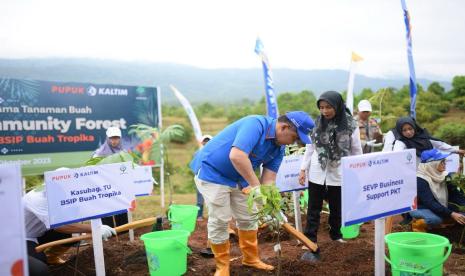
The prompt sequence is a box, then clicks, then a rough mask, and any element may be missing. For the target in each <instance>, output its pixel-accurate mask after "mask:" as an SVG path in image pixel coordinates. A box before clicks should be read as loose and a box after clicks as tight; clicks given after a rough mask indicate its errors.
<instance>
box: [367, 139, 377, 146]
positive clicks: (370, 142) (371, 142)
mask: <svg viewBox="0 0 465 276" xmlns="http://www.w3.org/2000/svg"><path fill="white" fill-rule="evenodd" d="M375 143H376V140H371V141H367V146H369V147H373V146H374V145H375Z"/></svg>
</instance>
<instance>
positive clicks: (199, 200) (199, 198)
mask: <svg viewBox="0 0 465 276" xmlns="http://www.w3.org/2000/svg"><path fill="white" fill-rule="evenodd" d="M196 191H197V206H198V207H199V212H198V213H197V218H201V217H202V216H203V202H204V199H203V195H202V194H201V193H200V192H199V189H197V187H196Z"/></svg>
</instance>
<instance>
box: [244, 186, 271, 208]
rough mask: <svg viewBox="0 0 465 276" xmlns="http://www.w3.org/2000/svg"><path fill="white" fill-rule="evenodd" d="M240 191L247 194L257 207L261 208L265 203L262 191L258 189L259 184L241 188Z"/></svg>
mask: <svg viewBox="0 0 465 276" xmlns="http://www.w3.org/2000/svg"><path fill="white" fill-rule="evenodd" d="M242 192H243V193H244V194H246V195H249V198H252V200H253V201H254V202H255V204H256V205H257V208H261V207H262V206H263V205H265V203H266V202H265V198H264V197H263V195H262V192H261V191H260V185H257V186H250V185H249V186H248V187H245V188H244V189H242Z"/></svg>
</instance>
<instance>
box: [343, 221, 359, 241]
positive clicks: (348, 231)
mask: <svg viewBox="0 0 465 276" xmlns="http://www.w3.org/2000/svg"><path fill="white" fill-rule="evenodd" d="M362 224H363V223H358V224H354V225H350V226H342V227H341V233H342V238H344V239H354V238H356V237H358V235H359V234H360V226H362Z"/></svg>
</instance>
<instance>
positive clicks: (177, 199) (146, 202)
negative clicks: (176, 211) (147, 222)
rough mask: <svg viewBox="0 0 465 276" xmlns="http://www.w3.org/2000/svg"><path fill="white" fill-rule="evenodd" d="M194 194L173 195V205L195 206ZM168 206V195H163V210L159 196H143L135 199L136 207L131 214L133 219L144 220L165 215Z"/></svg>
mask: <svg viewBox="0 0 465 276" xmlns="http://www.w3.org/2000/svg"><path fill="white" fill-rule="evenodd" d="M195 203H196V198H195V194H194V193H191V194H174V195H173V204H189V205H195ZM169 204H170V201H169V196H168V193H167V194H165V209H164V210H162V208H161V206H160V195H152V196H144V197H139V198H137V205H136V206H137V207H136V210H135V211H134V213H133V219H134V220H138V219H144V218H148V217H153V216H159V215H162V214H163V215H166V213H165V212H166V210H167V208H168V206H169Z"/></svg>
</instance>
